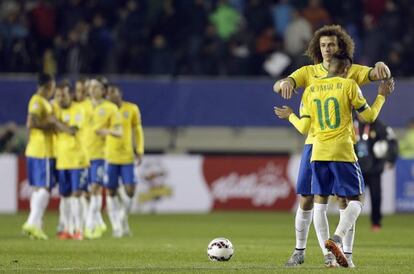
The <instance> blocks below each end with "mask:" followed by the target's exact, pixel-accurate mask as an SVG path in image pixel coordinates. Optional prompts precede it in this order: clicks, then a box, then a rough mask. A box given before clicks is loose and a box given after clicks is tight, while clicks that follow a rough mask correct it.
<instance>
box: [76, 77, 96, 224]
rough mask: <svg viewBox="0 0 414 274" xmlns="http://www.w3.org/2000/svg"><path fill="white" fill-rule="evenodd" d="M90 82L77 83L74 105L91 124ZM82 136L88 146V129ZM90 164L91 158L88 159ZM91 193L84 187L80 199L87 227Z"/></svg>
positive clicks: (81, 80)
mask: <svg viewBox="0 0 414 274" xmlns="http://www.w3.org/2000/svg"><path fill="white" fill-rule="evenodd" d="M89 82H90V81H89V80H88V79H87V78H80V79H78V80H77V81H76V82H75V95H74V101H73V103H74V104H77V105H79V107H80V108H82V109H83V112H84V116H85V122H86V123H87V124H89V121H90V119H91V115H92V113H93V105H92V101H91V99H90V98H89V94H88V87H89ZM80 134H81V135H82V137H81V138H80V140H81V142H84V143H85V146H86V140H87V138H88V129H87V128H86V127H83V128H81V129H80ZM88 162H89V158H88ZM88 200H89V191H88V185H87V184H86V185H84V186H83V188H82V195H81V198H80V201H81V208H82V222H83V224H84V225H85V224H86V220H87V216H88V208H89V202H88Z"/></svg>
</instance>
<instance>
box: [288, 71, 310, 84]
mask: <svg viewBox="0 0 414 274" xmlns="http://www.w3.org/2000/svg"><path fill="white" fill-rule="evenodd" d="M288 77H289V78H290V79H292V80H293V82H294V88H304V87H307V86H308V72H307V69H306V66H304V67H301V68H299V69H297V70H295V71H294V72H292V73H291V74H290V75H289V76H288Z"/></svg>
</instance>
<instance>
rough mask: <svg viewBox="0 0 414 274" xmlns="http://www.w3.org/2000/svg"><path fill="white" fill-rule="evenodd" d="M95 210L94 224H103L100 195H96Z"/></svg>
mask: <svg viewBox="0 0 414 274" xmlns="http://www.w3.org/2000/svg"><path fill="white" fill-rule="evenodd" d="M96 197H97V210H96V212H95V222H96V224H97V225H102V224H104V221H103V218H102V195H97V196H96Z"/></svg>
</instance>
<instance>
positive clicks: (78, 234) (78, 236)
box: [72, 231, 83, 241]
mask: <svg viewBox="0 0 414 274" xmlns="http://www.w3.org/2000/svg"><path fill="white" fill-rule="evenodd" d="M72 239H73V240H78V241H82V240H83V235H82V232H80V231H76V232H75V234H73V235H72Z"/></svg>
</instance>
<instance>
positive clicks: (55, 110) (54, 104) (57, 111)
mask: <svg viewBox="0 0 414 274" xmlns="http://www.w3.org/2000/svg"><path fill="white" fill-rule="evenodd" d="M50 104H51V105H52V112H53V115H54V116H55V117H59V114H60V106H59V104H58V103H57V102H56V101H55V100H52V101H50ZM56 142H57V132H56V131H54V132H53V153H52V158H56V157H57V146H56Z"/></svg>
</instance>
